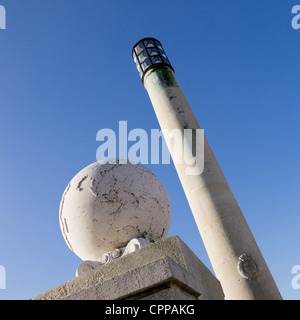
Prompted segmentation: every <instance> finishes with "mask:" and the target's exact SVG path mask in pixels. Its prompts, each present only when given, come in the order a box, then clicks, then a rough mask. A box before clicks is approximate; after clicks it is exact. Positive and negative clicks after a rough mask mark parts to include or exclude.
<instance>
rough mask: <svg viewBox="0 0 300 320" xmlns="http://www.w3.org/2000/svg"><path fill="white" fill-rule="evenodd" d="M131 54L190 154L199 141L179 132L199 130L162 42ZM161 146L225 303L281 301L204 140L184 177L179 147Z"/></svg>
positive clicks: (164, 124)
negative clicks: (197, 159)
mask: <svg viewBox="0 0 300 320" xmlns="http://www.w3.org/2000/svg"><path fill="white" fill-rule="evenodd" d="M132 55H133V59H134V61H135V63H136V65H137V68H138V71H139V73H140V76H141V78H142V82H143V84H144V87H145V89H146V90H147V92H148V94H149V97H150V100H151V102H152V105H153V108H154V110H155V113H156V116H157V119H158V121H159V124H160V126H161V129H162V131H163V132H164V131H165V130H166V131H168V132H171V131H173V130H178V129H179V130H181V132H182V145H183V146H184V148H185V149H189V152H190V154H192V151H195V150H196V149H197V143H199V142H198V141H196V143H194V146H193V145H192V144H190V143H188V141H186V138H185V136H184V129H193V130H194V131H196V130H197V129H201V128H200V125H199V123H198V121H197V119H196V118H195V116H194V114H193V111H192V109H191V107H190V105H189V103H188V101H187V99H186V98H185V96H184V94H183V92H182V90H181V88H180V86H179V84H178V82H177V80H176V78H175V74H174V70H173V68H172V66H171V64H170V62H169V60H168V58H167V56H166V54H165V52H164V49H163V48H162V45H161V43H160V42H159V41H157V40H156V39H153V38H144V39H142V40H140V41H139V42H137V43H136V44H135V46H134V48H133V51H132ZM194 142H195V139H194ZM166 143H167V145H168V148H169V150H170V154H171V156H172V158H173V162H174V164H175V167H176V170H177V173H178V176H179V178H180V181H181V184H182V187H183V189H184V192H185V195H186V197H187V200H188V202H189V205H190V208H191V210H192V213H193V215H194V218H195V221H196V224H197V226H198V229H199V231H200V234H201V236H202V239H203V242H204V245H205V247H206V250H207V253H208V255H209V258H210V260H211V263H212V266H213V269H214V271H215V274H216V277H217V278H218V279H219V281H220V282H221V285H222V288H223V291H224V294H225V299H227V300H229V299H255V300H259V299H281V295H280V293H279V290H278V288H277V286H276V283H275V281H274V279H273V277H272V275H271V273H270V271H269V269H268V266H267V264H266V262H265V260H264V258H263V256H262V254H261V252H260V250H259V248H258V246H257V244H256V241H255V239H254V237H253V235H252V233H251V231H250V229H249V226H248V224H247V222H246V220H245V218H244V216H243V214H242V212H241V209H240V207H239V205H238V203H237V201H236V199H235V197H234V195H233V193H232V191H231V189H230V187H229V185H228V183H227V181H226V178H225V177H224V174H223V172H222V170H221V168H220V166H219V164H218V162H217V160H216V158H215V156H214V154H213V152H212V150H211V148H210V146H209V144H208V142H207V140H206V138H205V140H204V168H203V166H202V165H203V163H202V164H201V163H198V162H196V163H195V167H194V168H193V170H195V169H197V166H199V168H198V169H199V170H198V172H199V174H188V172H189V170H190V169H191V166H190V165H189V164H186V163H185V162H184V161H182V163H178V161H175V160H176V159H175V158H176V155H175V153H176V152H175V149H176V147H178V144H177V143H175V144H172V142H171V140H170V139H166ZM192 149H193V150H192ZM196 171H197V170H196ZM200 172H202V173H200ZM183 219H184V218H183Z"/></svg>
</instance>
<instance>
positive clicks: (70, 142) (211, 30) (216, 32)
mask: <svg viewBox="0 0 300 320" xmlns="http://www.w3.org/2000/svg"><path fill="white" fill-rule="evenodd" d="M296 4H300V1H296V0H295V1H288V0H281V1H268V0H251V1H250V0H243V1H237V0H227V1H223V0H215V1H210V0H199V1H198V0H197V1H196V0H195V1H192V0H187V1H179V0H164V1H159V2H158V1H157V2H154V1H152V2H151V1H143V0H139V1H136V0H127V1H123V0H109V1H102V0H89V1H84V0H51V1H40V0H0V5H3V6H5V7H6V11H7V29H6V30H0V110H1V113H0V139H1V148H0V164H1V184H0V195H1V196H0V197H1V201H0V265H3V266H4V267H5V269H6V290H0V299H30V298H32V297H34V296H35V295H37V294H39V293H42V292H44V291H46V290H48V289H50V288H52V287H54V286H56V285H59V284H61V283H63V282H65V281H68V280H70V279H71V278H73V277H74V275H75V271H76V268H77V266H78V264H79V263H80V262H81V261H80V259H79V258H78V257H77V256H76V255H75V254H74V253H73V252H71V251H70V250H69V248H68V247H67V245H66V244H65V242H64V240H63V237H62V235H61V231H60V228H59V220H58V211H59V203H60V199H61V196H62V193H63V191H64V189H65V187H66V186H67V184H68V182H69V181H70V180H71V178H72V177H73V176H74V175H75V174H76V173H77V172H78V171H80V170H81V169H82V168H84V167H85V166H87V165H88V164H90V163H92V162H95V161H96V151H97V148H98V147H99V145H100V142H97V141H96V134H97V132H98V130H100V129H103V128H111V129H114V130H116V131H117V128H118V123H119V121H120V120H127V121H128V129H129V130H131V129H134V128H142V129H144V130H146V131H147V132H149V133H150V130H151V129H155V128H159V125H158V122H157V119H156V116H155V114H154V111H153V108H152V105H151V102H150V100H149V98H148V96H147V92H146V90H145V89H144V88H143V86H142V84H141V81H140V79H139V75H138V73H137V70H136V68H135V65H134V62H133V60H132V58H131V49H132V46H133V45H134V44H135V42H136V41H138V40H139V39H140V38H142V37H146V36H150V37H155V38H157V39H159V40H160V41H161V42H162V44H163V45H164V48H165V50H166V52H167V54H168V56H169V59H170V61H171V63H172V65H173V67H174V69H175V71H176V76H177V80H178V81H179V83H180V84H181V87H182V89H183V91H184V93H185V95H186V97H187V99H188V100H189V102H190V104H191V106H192V108H193V110H194V112H195V114H196V116H197V118H198V120H199V123H200V125H201V126H202V127H203V128H204V130H205V133H206V136H207V138H208V141H209V143H210V145H211V147H212V149H213V151H214V153H215V155H216V157H217V159H218V161H219V163H220V165H221V167H222V169H223V171H224V174H225V176H226V178H227V180H228V182H229V184H230V186H231V188H232V190H233V192H234V194H235V196H236V198H237V200H238V202H239V205H240V207H241V209H242V211H243V213H244V216H245V218H246V220H247V222H248V224H249V226H250V228H251V230H252V232H253V234H254V236H255V238H256V240H257V243H258V245H259V247H260V249H261V251H262V253H263V255H264V257H265V259H266V261H267V264H268V265H269V268H270V270H271V272H272V274H273V276H274V278H275V281H276V282H277V285H278V287H279V289H280V291H281V293H282V295H283V297H284V298H285V299H299V298H300V290H295V289H293V288H292V286H291V281H292V278H293V276H294V275H293V274H292V273H291V270H292V267H293V266H294V265H300V249H299V243H300V233H299V226H300V216H299V213H300V196H299V194H300V192H299V191H300V166H299V157H300V151H299V141H300V129H299V118H300V108H299V107H300V91H299V64H300V62H299V51H300V30H294V29H292V27H291V20H292V17H293V16H292V14H291V9H292V7H293V6H294V5H296ZM147 167H148V168H150V169H151V170H152V171H153V172H154V173H155V174H156V175H158V176H159V178H160V179H161V180H162V182H163V183H164V185H165V186H166V189H167V191H168V193H169V196H170V201H171V206H172V225H171V229H170V232H169V235H172V234H176V235H178V236H180V237H181V238H182V240H183V241H184V242H185V243H186V244H187V245H188V246H189V247H190V248H191V249H192V250H193V251H194V252H195V253H196V254H197V256H199V258H200V259H201V260H202V261H203V263H205V264H206V265H207V266H208V267H209V268H210V269H211V270H212V268H211V265H210V262H209V259H208V257H207V254H206V251H205V248H204V246H203V244H202V240H201V237H200V235H199V232H198V230H197V227H196V224H195V222H194V219H193V216H192V213H191V211H190V208H189V206H188V203H187V200H186V198H185V196H184V193H183V190H182V187H181V185H180V182H179V179H178V177H177V174H176V171H175V169H174V166H173V165H172V164H170V165H148V166H147Z"/></svg>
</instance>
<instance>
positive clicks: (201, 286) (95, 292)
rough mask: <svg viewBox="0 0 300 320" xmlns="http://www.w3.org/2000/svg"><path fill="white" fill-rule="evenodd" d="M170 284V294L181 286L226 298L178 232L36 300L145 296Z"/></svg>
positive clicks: (187, 291) (194, 293) (192, 295)
mask: <svg viewBox="0 0 300 320" xmlns="http://www.w3.org/2000/svg"><path fill="white" fill-rule="evenodd" d="M170 288H172V290H169V291H168V294H170V292H177V293H178V290H181V293H183V295H184V296H187V297H190V298H191V299H197V297H198V296H199V295H200V298H199V299H200V300H223V299H224V294H223V291H222V288H221V285H220V283H219V281H218V280H217V279H216V278H215V277H214V275H213V274H212V273H211V272H210V271H209V270H208V269H207V268H206V266H205V265H204V264H203V263H202V262H201V261H200V260H199V259H198V258H197V257H196V255H195V254H194V253H193V252H192V251H191V250H190V249H189V248H188V247H187V246H186V245H185V244H184V242H183V241H182V240H181V239H180V238H179V237H178V236H171V237H169V238H166V239H162V240H160V241H157V242H155V243H152V244H150V245H148V246H146V247H144V248H141V249H139V250H138V251H136V252H133V253H131V254H129V255H127V256H124V257H121V258H119V259H116V260H114V261H112V262H110V263H108V264H106V265H103V266H101V267H99V268H96V269H94V270H91V271H89V272H88V273H87V274H84V275H81V276H79V277H77V278H74V279H72V280H70V281H68V282H66V283H64V284H61V285H59V286H57V287H55V288H53V289H50V290H48V291H46V292H44V293H42V294H40V295H38V296H36V297H34V298H33V300H61V299H80V300H84V299H89V300H116V299H146V298H145V297H146V296H147V295H149V296H151V295H153V290H154V291H155V292H156V293H157V290H158V289H159V290H166V289H170ZM143 292H144V293H143ZM135 296H136V298H134V297H135ZM157 296H158V295H156V297H157ZM177 296H178V294H177ZM179 296H180V294H179ZM152 299H153V297H152ZM170 299H171V298H170ZM172 299H175V298H174V295H173V298H172Z"/></svg>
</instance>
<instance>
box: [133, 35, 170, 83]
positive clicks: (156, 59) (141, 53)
mask: <svg viewBox="0 0 300 320" xmlns="http://www.w3.org/2000/svg"><path fill="white" fill-rule="evenodd" d="M132 58H133V60H134V62H135V64H136V67H137V69H138V72H139V74H140V77H141V79H142V82H143V83H144V75H145V74H146V72H147V71H148V70H150V69H152V68H160V67H163V66H168V67H169V68H171V69H172V70H173V71H174V69H173V67H172V65H171V63H170V60H169V59H168V57H167V55H166V53H165V51H164V49H163V46H162V44H161V43H160V42H159V41H158V40H157V39H155V38H143V39H141V40H139V41H138V42H137V43H136V44H135V45H134V46H133V49H132Z"/></svg>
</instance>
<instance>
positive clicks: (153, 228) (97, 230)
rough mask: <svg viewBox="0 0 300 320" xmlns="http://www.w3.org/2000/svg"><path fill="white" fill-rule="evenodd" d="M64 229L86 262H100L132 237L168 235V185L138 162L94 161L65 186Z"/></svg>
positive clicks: (62, 221) (68, 240)
mask: <svg viewBox="0 0 300 320" xmlns="http://www.w3.org/2000/svg"><path fill="white" fill-rule="evenodd" d="M59 220H60V228H61V231H62V234H63V237H64V239H65V241H66V243H67V244H68V246H69V248H70V249H71V250H72V251H74V253H75V254H77V256H78V257H80V258H81V259H82V260H93V261H96V260H99V259H100V257H101V256H102V255H103V254H104V253H107V252H109V251H111V250H113V249H116V248H121V247H124V246H126V245H127V243H128V242H129V241H130V240H131V239H133V238H146V237H147V238H148V239H149V240H150V241H156V240H159V239H161V238H163V237H166V236H167V234H168V232H169V228H170V224H171V207H170V201H169V197H168V194H167V191H166V189H165V187H164V186H163V184H162V182H161V181H160V180H159V179H158V177H157V176H156V175H154V174H153V173H152V172H151V171H150V170H148V169H147V168H146V167H144V166H142V165H140V164H131V163H130V162H129V161H128V163H127V164H122V162H121V161H118V160H117V163H116V164H110V163H104V162H95V163H93V164H90V165H89V166H87V167H86V168H84V169H83V170H81V171H80V172H79V173H78V174H76V176H75V177H74V178H73V179H72V180H71V182H70V183H69V185H68V186H67V188H66V190H65V192H64V194H63V196H62V199H61V203H60V212H59Z"/></svg>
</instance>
